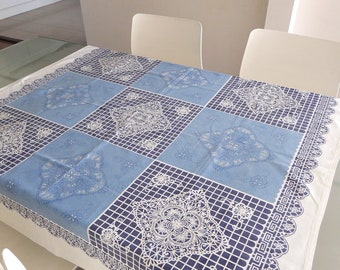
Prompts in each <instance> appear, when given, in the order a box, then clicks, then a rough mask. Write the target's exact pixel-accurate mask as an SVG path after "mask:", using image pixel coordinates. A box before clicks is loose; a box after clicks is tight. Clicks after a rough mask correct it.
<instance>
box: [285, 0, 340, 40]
mask: <svg viewBox="0 0 340 270" xmlns="http://www.w3.org/2000/svg"><path fill="white" fill-rule="evenodd" d="M295 1H296V2H297V7H296V8H297V9H296V17H295V22H294V21H293V22H292V24H293V25H291V27H290V30H291V32H292V33H296V34H301V35H306V36H312V37H318V38H323V39H328V40H333V41H337V42H340V1H339V0H322V1H320V0H295Z"/></svg>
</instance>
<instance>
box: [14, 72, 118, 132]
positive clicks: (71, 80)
mask: <svg viewBox="0 0 340 270" xmlns="http://www.w3.org/2000/svg"><path fill="white" fill-rule="evenodd" d="M123 88H124V86H122V85H119V84H114V83H108V82H105V81H103V80H100V79H94V78H91V77H88V76H84V75H80V74H77V73H73V72H67V73H65V74H64V75H62V76H60V77H57V78H56V79H54V80H52V81H50V82H48V83H47V84H45V85H43V86H41V87H39V88H37V89H35V91H33V92H31V93H29V94H27V95H25V96H23V97H21V98H19V99H18V100H16V101H13V102H12V103H11V104H10V106H12V107H15V108H18V109H21V110H24V111H26V112H29V113H32V114H35V115H38V116H41V117H44V118H46V119H48V120H52V121H54V122H57V123H59V124H63V125H66V126H68V127H71V126H73V125H74V124H76V123H77V122H79V121H80V120H81V119H83V118H84V117H85V116H87V115H88V114H89V113H91V112H92V111H94V110H95V109H97V108H98V107H99V106H100V105H102V104H104V103H105V102H106V101H107V100H109V99H110V98H112V97H113V96H114V95H116V94H117V93H119V92H120V91H121V90H123Z"/></svg>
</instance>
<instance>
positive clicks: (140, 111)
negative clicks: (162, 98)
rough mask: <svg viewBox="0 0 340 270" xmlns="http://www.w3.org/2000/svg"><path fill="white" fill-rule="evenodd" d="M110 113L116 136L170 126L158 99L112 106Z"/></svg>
mask: <svg viewBox="0 0 340 270" xmlns="http://www.w3.org/2000/svg"><path fill="white" fill-rule="evenodd" d="M110 114H111V117H112V119H113V120H114V121H115V122H116V135H117V136H118V137H127V136H134V135H137V134H141V133H144V132H148V131H158V130H166V129H169V128H171V124H170V121H169V120H168V118H167V117H166V116H165V115H164V114H163V108H162V104H161V103H160V102H158V101H155V102H148V103H144V104H140V105H136V106H127V107H120V108H113V109H111V111H110Z"/></svg>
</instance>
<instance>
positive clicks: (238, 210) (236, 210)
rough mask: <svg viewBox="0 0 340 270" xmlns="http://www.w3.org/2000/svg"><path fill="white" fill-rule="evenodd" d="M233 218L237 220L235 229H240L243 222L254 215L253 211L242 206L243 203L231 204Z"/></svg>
mask: <svg viewBox="0 0 340 270" xmlns="http://www.w3.org/2000/svg"><path fill="white" fill-rule="evenodd" d="M231 207H232V210H231V211H232V213H233V217H234V218H236V219H237V221H238V223H237V224H236V226H234V227H235V228H240V227H241V226H242V222H243V221H244V220H247V219H250V218H251V216H252V215H253V214H254V210H253V209H251V208H250V207H248V206H246V205H244V204H243V203H235V202H233V203H231Z"/></svg>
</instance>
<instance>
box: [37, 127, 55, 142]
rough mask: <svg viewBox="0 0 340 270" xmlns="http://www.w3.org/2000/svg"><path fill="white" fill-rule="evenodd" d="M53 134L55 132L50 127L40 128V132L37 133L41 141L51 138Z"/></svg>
mask: <svg viewBox="0 0 340 270" xmlns="http://www.w3.org/2000/svg"><path fill="white" fill-rule="evenodd" d="M52 132H53V131H52V129H50V128H48V127H39V128H38V132H37V139H38V140H40V139H43V138H46V137H48V136H50V135H51V134H52Z"/></svg>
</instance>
